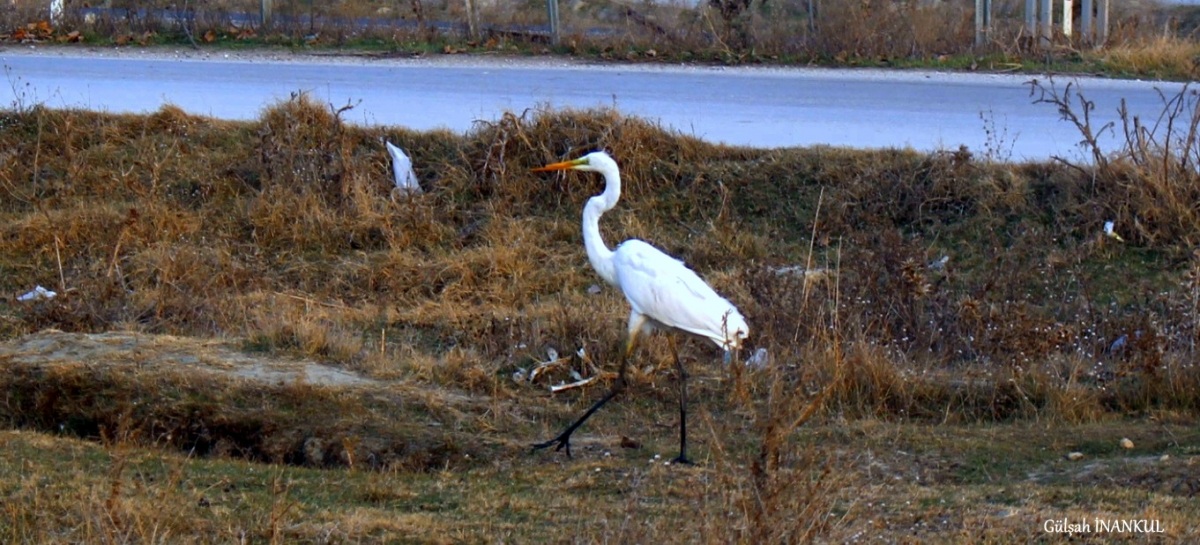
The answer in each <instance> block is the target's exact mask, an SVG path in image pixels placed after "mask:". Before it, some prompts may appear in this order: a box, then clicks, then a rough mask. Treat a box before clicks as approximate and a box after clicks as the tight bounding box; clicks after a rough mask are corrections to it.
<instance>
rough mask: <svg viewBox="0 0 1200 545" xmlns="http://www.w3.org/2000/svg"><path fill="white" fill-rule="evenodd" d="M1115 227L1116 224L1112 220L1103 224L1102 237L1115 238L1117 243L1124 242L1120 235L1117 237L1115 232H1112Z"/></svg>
mask: <svg viewBox="0 0 1200 545" xmlns="http://www.w3.org/2000/svg"><path fill="white" fill-rule="evenodd" d="M1115 225H1116V224H1115V223H1114V222H1113V221H1112V220H1108V221H1106V222H1104V236H1107V237H1109V238H1115V239H1117V242H1125V239H1123V238H1121V235H1118V234H1117V232H1116V231H1115V230H1113V228H1114V226H1115Z"/></svg>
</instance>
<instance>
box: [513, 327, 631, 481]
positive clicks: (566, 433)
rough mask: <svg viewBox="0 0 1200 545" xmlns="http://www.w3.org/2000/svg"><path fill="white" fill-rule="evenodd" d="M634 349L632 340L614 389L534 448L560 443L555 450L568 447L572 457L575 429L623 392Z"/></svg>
mask: <svg viewBox="0 0 1200 545" xmlns="http://www.w3.org/2000/svg"><path fill="white" fill-rule="evenodd" d="M632 350H633V342H632V341H630V342H629V343H628V344H627V345H626V348H625V357H623V358H621V367H620V368H619V369H618V370H617V381H616V382H615V383H614V384H613V387H612V390H609V392H608V393H607V394H605V395H604V397H602V398H600V401H597V402H596V403H595V404H594V405H592V408H590V409H588V410H587V412H585V413H583V416H581V417H579V420H576V421H575V423H574V424H571V425H570V426H567V429H565V430H563V431H562V433H560V434H558V436H557V437H555V438H554V439H551V440H549V441H545V442H542V443H537V444H535V445H533V449H534V450H540V449H544V448H546V447H549V446H551V445H558V446H556V447H554V450H556V451H558V450H563V449H566V451H567V458H570V457H571V434H572V433H575V429H576V428H578V427H579V426H582V425H583V423H584V422H586V421H587V419H588V418H589V417H591V416H592V413H594V412H596V411H597V410H599V409H600V407H603V406H604V404H605V403H608V400H610V399H612V398H614V397H616V396H617V394H619V393H621V390H624V389H625V366H626V364H627V363H628V362H629V353H630V352H631V351H632Z"/></svg>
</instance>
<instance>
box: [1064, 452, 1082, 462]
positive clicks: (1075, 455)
mask: <svg viewBox="0 0 1200 545" xmlns="http://www.w3.org/2000/svg"><path fill="white" fill-rule="evenodd" d="M1067 459H1068V460H1071V461H1072V462H1074V461H1076V460H1082V459H1083V453H1082V452H1072V453H1070V454H1068V455H1067Z"/></svg>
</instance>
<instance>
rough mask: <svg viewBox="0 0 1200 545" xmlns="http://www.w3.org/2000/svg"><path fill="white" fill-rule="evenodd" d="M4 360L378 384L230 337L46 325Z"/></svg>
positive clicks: (1, 352) (1, 347)
mask: <svg viewBox="0 0 1200 545" xmlns="http://www.w3.org/2000/svg"><path fill="white" fill-rule="evenodd" d="M0 362H3V364H4V365H35V366H45V365H53V364H71V363H86V364H104V365H109V366H113V367H124V366H130V367H133V368H136V369H155V370H162V371H168V372H170V371H174V372H180V373H186V372H203V373H213V374H216V375H219V376H223V377H227V378H232V379H245V380H249V381H257V382H266V383H272V384H277V385H282V384H291V383H300V384H311V385H318V386H361V385H367V384H374V385H379V383H378V382H377V381H375V380H372V379H370V378H366V377H362V376H359V375H356V374H354V373H352V372H349V371H346V370H343V369H339V368H337V367H333V366H329V365H323V364H321V363H317V362H314V361H309V360H292V359H282V358H276V357H271V356H267V355H255V356H251V355H248V354H246V353H244V352H241V351H239V350H238V349H237V347H236V346H234V344H233V343H232V342H230V341H224V340H219V339H195V338H189V337H176V336H173V335H147V334H144V333H136V332H128V331H114V332H107V333H91V334H89V333H66V332H63V331H59V330H56V329H48V330H45V331H41V332H38V333H35V334H32V335H27V336H25V337H23V338H20V339H17V340H15V341H12V342H10V343H6V344H0Z"/></svg>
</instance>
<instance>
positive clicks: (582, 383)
mask: <svg viewBox="0 0 1200 545" xmlns="http://www.w3.org/2000/svg"><path fill="white" fill-rule="evenodd" d="M596 378H597V377H588V378H585V379H583V380H580V381H576V382H571V383H567V384H556V385H554V386H551V387H550V393H552V394H557V393H559V392H562V391H566V390H571V389H574V388H581V387H584V386H587V385H588V384H591V383H592V382H595V380H596Z"/></svg>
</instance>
